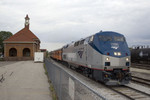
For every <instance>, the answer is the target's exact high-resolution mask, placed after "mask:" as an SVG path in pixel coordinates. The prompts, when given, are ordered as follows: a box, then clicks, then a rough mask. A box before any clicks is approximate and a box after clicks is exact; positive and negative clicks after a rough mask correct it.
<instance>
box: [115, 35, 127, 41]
mask: <svg viewBox="0 0 150 100" xmlns="http://www.w3.org/2000/svg"><path fill="white" fill-rule="evenodd" d="M114 41H121V42H123V41H125V38H124V37H122V36H114Z"/></svg>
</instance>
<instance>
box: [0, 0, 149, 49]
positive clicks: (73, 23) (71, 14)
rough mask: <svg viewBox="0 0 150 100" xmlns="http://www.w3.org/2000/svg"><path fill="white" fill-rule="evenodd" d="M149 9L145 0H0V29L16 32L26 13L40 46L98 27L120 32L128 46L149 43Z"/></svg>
mask: <svg viewBox="0 0 150 100" xmlns="http://www.w3.org/2000/svg"><path fill="white" fill-rule="evenodd" d="M149 9H150V1H149V0H142V1H141V0H44V1H41V0H25V1H21V0H13V1H12V0H1V1H0V19H1V20H0V30H6V31H11V32H13V33H16V32H17V31H19V30H20V29H22V28H23V27H24V17H25V15H26V14H29V17H30V19H31V20H30V29H31V31H32V32H34V33H35V34H36V35H37V36H38V37H39V38H40V39H41V41H42V42H43V43H44V44H41V47H43V48H46V47H48V46H50V45H51V44H52V43H60V44H65V43H70V42H71V41H76V40H78V39H80V38H84V37H87V36H89V35H92V34H94V33H96V32H98V31H100V30H104V31H105V30H106V31H116V32H119V33H122V34H124V35H125V36H126V38H127V42H128V43H129V46H132V45H135V44H150V41H149V38H150V35H149V29H150V25H149V23H150V17H149V16H150V10H149ZM48 44H50V45H48ZM42 45H43V46H42ZM45 45H47V46H45ZM52 48H53V47H52Z"/></svg>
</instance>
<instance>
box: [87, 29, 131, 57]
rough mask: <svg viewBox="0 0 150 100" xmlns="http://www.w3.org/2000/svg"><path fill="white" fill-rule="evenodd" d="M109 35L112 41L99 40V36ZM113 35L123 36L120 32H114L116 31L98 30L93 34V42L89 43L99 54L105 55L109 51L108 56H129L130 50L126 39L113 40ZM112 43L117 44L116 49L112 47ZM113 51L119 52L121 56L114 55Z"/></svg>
mask: <svg viewBox="0 0 150 100" xmlns="http://www.w3.org/2000/svg"><path fill="white" fill-rule="evenodd" d="M100 35H101V36H110V37H112V41H102V40H100V38H99V36H100ZM114 36H117V37H124V36H123V35H122V34H119V33H116V32H110V31H105V32H99V33H96V34H95V35H94V38H93V42H91V43H89V44H90V45H91V46H92V47H93V48H94V49H95V50H96V51H98V52H99V53H101V54H104V55H107V53H109V56H113V57H118V58H120V57H125V56H130V50H129V48H128V45H127V43H126V41H115V40H114ZM112 44H117V45H118V47H117V49H114V48H112ZM114 52H120V53H121V56H117V55H114Z"/></svg>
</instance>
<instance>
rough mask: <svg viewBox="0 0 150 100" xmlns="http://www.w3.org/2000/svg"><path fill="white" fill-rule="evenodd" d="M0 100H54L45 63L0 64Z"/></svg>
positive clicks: (20, 62) (19, 62)
mask: <svg viewBox="0 0 150 100" xmlns="http://www.w3.org/2000/svg"><path fill="white" fill-rule="evenodd" d="M0 100H52V96H51V92H50V90H49V83H48V78H47V76H46V75H45V70H44V67H43V63H34V62H33V61H18V62H16V61H14V62H11V61H10V62H8V61H7V62H5V61H4V62H0Z"/></svg>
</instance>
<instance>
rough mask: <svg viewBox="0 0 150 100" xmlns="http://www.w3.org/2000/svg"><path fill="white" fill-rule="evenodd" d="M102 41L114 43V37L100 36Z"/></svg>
mask: <svg viewBox="0 0 150 100" xmlns="http://www.w3.org/2000/svg"><path fill="white" fill-rule="evenodd" d="M99 38H100V40H101V41H112V37H111V36H102V35H100V36H99Z"/></svg>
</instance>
